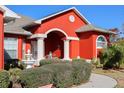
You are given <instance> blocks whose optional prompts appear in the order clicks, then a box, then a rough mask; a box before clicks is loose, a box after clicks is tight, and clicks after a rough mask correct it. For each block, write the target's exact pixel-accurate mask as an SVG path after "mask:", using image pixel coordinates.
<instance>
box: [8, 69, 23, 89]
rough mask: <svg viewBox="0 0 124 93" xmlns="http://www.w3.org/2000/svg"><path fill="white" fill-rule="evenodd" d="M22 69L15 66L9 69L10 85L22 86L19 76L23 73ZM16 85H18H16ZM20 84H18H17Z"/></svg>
mask: <svg viewBox="0 0 124 93" xmlns="http://www.w3.org/2000/svg"><path fill="white" fill-rule="evenodd" d="M21 71H22V70H21V69H19V68H13V69H10V70H9V76H10V78H9V79H10V82H11V84H10V87H18V86H20V81H19V78H20V77H19V76H20V74H21ZM15 85H16V86H15ZM17 85H18V86H17Z"/></svg>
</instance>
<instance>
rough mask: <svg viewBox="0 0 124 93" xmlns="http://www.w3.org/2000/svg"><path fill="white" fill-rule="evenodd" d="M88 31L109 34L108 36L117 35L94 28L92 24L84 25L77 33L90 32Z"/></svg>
mask: <svg viewBox="0 0 124 93" xmlns="http://www.w3.org/2000/svg"><path fill="white" fill-rule="evenodd" d="M88 31H97V32H102V33H108V34H116V33H115V32H112V31H110V30H107V29H102V28H99V27H96V26H93V25H91V24H88V25H84V26H82V27H80V28H79V29H77V30H76V32H77V33H81V32H88Z"/></svg>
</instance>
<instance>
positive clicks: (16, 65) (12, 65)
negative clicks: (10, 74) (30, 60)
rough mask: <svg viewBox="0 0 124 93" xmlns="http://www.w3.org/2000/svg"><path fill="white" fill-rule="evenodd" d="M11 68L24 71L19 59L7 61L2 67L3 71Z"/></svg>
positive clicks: (23, 65)
mask: <svg viewBox="0 0 124 93" xmlns="http://www.w3.org/2000/svg"><path fill="white" fill-rule="evenodd" d="M11 68H19V69H24V68H25V64H23V63H22V62H21V61H19V59H8V60H7V62H6V64H5V65H4V69H5V70H9V69H11Z"/></svg>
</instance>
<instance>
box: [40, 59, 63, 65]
mask: <svg viewBox="0 0 124 93" xmlns="http://www.w3.org/2000/svg"><path fill="white" fill-rule="evenodd" d="M58 62H63V60H60V59H59V58H53V59H43V60H41V61H40V66H43V65H46V64H52V63H58Z"/></svg>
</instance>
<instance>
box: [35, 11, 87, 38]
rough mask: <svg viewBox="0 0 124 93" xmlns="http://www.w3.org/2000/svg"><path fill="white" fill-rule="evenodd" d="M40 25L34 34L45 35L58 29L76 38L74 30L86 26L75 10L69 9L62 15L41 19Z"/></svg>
mask: <svg viewBox="0 0 124 93" xmlns="http://www.w3.org/2000/svg"><path fill="white" fill-rule="evenodd" d="M41 23H42V24H41V25H40V27H39V28H38V29H37V30H36V31H35V32H34V33H45V32H47V31H48V30H49V29H52V28H59V29H62V30H63V31H65V32H66V33H67V35H68V36H73V37H77V35H76V33H75V30H76V29H78V28H80V27H81V26H83V25H86V24H88V22H86V20H85V19H82V18H81V16H79V14H77V12H75V10H73V9H71V10H69V11H66V12H64V13H60V14H58V15H55V16H52V17H48V18H47V19H43V20H42V22H41Z"/></svg>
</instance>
